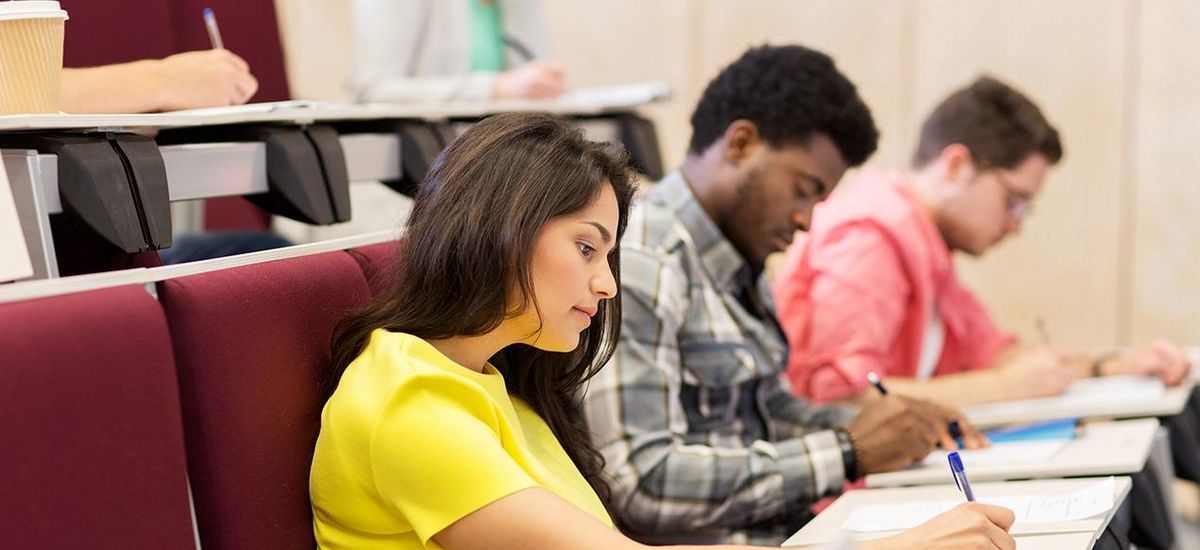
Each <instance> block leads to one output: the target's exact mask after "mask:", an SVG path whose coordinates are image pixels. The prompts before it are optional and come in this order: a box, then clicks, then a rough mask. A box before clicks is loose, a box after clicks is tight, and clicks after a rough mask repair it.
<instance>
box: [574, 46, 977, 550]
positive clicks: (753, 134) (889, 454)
mask: <svg viewBox="0 0 1200 550" xmlns="http://www.w3.org/2000/svg"><path fill="white" fill-rule="evenodd" d="M692 127H693V135H692V140H691V144H690V147H689V152H688V156H687V158H686V160H685V161H684V163H683V165H682V167H681V168H680V169H679V170H676V171H675V172H672V173H671V174H669V175H667V176H666V177H665V178H664V179H663V180H662V181H661V182H659V183H658V184H657V185H655V186H653V187H652V188H651V190H650V192H649V195H648V196H647V197H645V198H644V199H643V200H642V202H641V204H639V205H638V206H637V207H636V208H635V210H634V213H633V214H632V215H631V217H630V220H629V226H628V229H627V231H626V234H625V237H624V241H623V242H622V243H621V247H622V249H621V256H622V260H621V261H622V265H621V291H620V295H621V303H622V308H623V321H622V331H621V339H620V341H619V343H618V346H617V353H616V355H615V356H614V358H613V360H612V361H611V362H610V363H609V364H608V365H607V366H606V367H605V368H604V369H601V372H600V374H599V375H597V376H596V377H595V378H594V379H592V381H591V383H590V385H589V388H588V390H587V392H586V394H585V397H584V412H585V416H586V419H587V421H588V425H589V428H590V429H591V431H592V432H593V437H594V441H595V443H596V446H597V448H598V449H599V450H600V451H601V453H602V454H603V455H604V458H605V461H606V473H607V474H608V476H609V478H610V480H609V483H610V485H611V488H612V494H613V496H612V500H611V502H610V503H609V507H610V511H611V512H612V513H613V515H614V519H616V520H617V522H618V523H619V525H620V526H621V527H622V529H623V530H625V531H626V532H628V533H629V534H630V535H632V536H634V537H636V538H638V539H640V540H643V541H646V542H672V543H680V542H693V543H752V544H770V545H778V544H779V543H780V542H782V541H783V539H784V538H786V537H787V536H788V535H790V534H791V533H793V532H795V531H796V529H798V528H799V527H800V526H801V524H802V523H803V521H804V520H805V519H806V518H807V517H808V512H807V510H808V508H809V507H810V506H811V505H812V504H813V503H814V502H816V501H817V500H819V499H820V498H822V497H825V496H828V495H834V494H837V493H839V492H840V491H841V489H842V487H843V485H844V483H845V482H846V481H847V480H854V479H856V478H857V477H859V476H860V475H864V474H867V473H873V472H878V471H888V470H893V469H896V468H900V467H903V466H906V465H908V464H910V463H912V462H914V461H917V460H920V459H921V458H923V457H924V456H925V455H926V454H927V453H928V452H929V451H930V450H931V449H932V448H933V447H934V446H935V445H936V444H937V443H939V442H942V443H943V444H945V445H952V444H953V440H952V439H951V438H950V437H949V435H948V434H947V421H948V420H949V417H950V415H951V414H952V413H951V412H950V411H947V410H945V409H942V408H940V407H937V406H934V405H931V404H928V403H925V402H919V401H913V400H909V399H904V398H900V397H885V398H882V399H879V400H876V401H874V402H873V403H872V404H870V405H868V406H867V407H866V408H864V409H863V411H862V412H861V414H858V415H857V417H855V416H854V413H855V412H857V411H851V410H847V409H840V408H821V407H814V406H811V405H810V404H809V403H807V402H805V401H803V400H800V399H797V398H794V397H792V396H791V395H790V393H789V391H788V388H787V387H785V386H784V383H785V382H783V381H782V379H781V377H780V376H779V375H780V373H781V372H782V371H783V368H784V365H786V363H787V357H786V354H787V344H786V341H785V340H784V336H783V333H782V331H781V330H780V327H779V324H778V322H777V321H776V318H775V313H774V305H773V303H772V298H771V295H770V291H769V290H768V289H767V286H766V284H765V281H763V280H762V278H761V275H762V272H763V267H764V263H765V261H766V258H767V256H768V255H769V254H771V253H774V252H778V251H782V250H784V249H785V248H786V247H787V245H788V243H789V242H790V241H791V239H792V235H793V233H794V232H795V231H796V230H797V229H800V230H803V229H805V228H806V227H807V225H808V220H809V218H810V216H811V214H812V208H813V205H814V204H816V203H817V202H818V201H820V200H822V199H823V198H825V197H826V196H827V195H828V193H829V192H830V191H832V190H833V187H834V186H835V185H836V184H837V182H838V181H839V180H840V179H841V177H842V175H843V173H844V172H845V171H846V170H847V168H849V167H850V166H857V165H860V164H862V163H863V162H864V161H865V160H866V159H867V157H869V156H870V155H871V154H872V153H873V152H874V151H875V148H876V144H877V141H878V136H879V134H878V131H877V130H876V129H875V125H874V122H873V120H872V118H871V114H870V111H869V110H868V109H867V106H866V105H865V104H864V103H863V102H862V100H861V99H860V98H859V97H858V94H857V92H856V90H855V88H854V85H853V84H851V83H850V82H849V81H848V80H847V79H846V77H845V76H843V75H842V74H841V73H839V72H838V71H837V69H836V67H835V66H834V64H833V62H832V60H830V59H829V57H827V56H825V55H824V54H822V53H819V52H816V51H813V50H810V49H807V48H804V47H801V46H783V47H773V46H762V47H758V48H754V49H751V50H749V51H747V52H746V53H745V54H744V55H743V56H742V57H741V58H740V59H738V60H737V61H735V62H734V63H733V64H732V65H730V66H729V67H726V68H725V69H724V70H723V71H722V72H721V73H720V74H719V75H718V76H717V77H716V79H714V80H713V81H712V82H711V83H709V85H708V87H707V89H706V90H705V92H704V95H703V97H702V98H701V99H700V103H699V104H698V105H697V107H696V111H695V113H694V114H693V115H692ZM967 429H968V431H969V433H968V434H967V440H968V443H969V445H971V446H974V445H976V444H978V441H979V438H978V434H976V433H975V432H974V431H973V430H971V429H970V428H969V427H968V428H967Z"/></svg>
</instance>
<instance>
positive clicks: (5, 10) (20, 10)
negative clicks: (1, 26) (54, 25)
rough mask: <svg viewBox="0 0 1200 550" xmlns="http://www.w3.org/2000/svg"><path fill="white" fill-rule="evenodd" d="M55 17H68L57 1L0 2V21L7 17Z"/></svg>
mask: <svg viewBox="0 0 1200 550" xmlns="http://www.w3.org/2000/svg"><path fill="white" fill-rule="evenodd" d="M43 17H55V18H59V19H68V17H67V12H66V11H64V10H63V9H62V8H60V7H59V6H58V2H51V1H48V0H9V1H5V2H0V21H6V20H9V19H41V18H43Z"/></svg>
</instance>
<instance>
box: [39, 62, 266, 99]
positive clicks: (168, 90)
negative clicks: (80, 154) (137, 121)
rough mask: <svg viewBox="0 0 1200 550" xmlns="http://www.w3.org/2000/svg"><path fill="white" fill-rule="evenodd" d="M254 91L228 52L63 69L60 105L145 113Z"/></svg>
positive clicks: (241, 66) (246, 70)
mask: <svg viewBox="0 0 1200 550" xmlns="http://www.w3.org/2000/svg"><path fill="white" fill-rule="evenodd" d="M256 91H258V81H257V80H255V78H254V76H252V75H251V74H250V68H249V66H248V65H246V62H245V61H244V60H243V59H242V58H240V57H238V56H237V55H235V54H233V53H232V52H230V51H228V50H200V51H194V52H184V53H181V54H176V55H172V56H170V57H166V58H163V59H143V60H140V61H132V62H129V63H118V64H115V65H103V66H100V67H89V68H85V69H63V72H62V84H61V91H60V95H59V106H60V108H61V109H62V110H63V111H65V112H68V113H79V114H103V113H150V112H157V111H171V110H178V109H194V108H201V107H219V106H225V105H238V104H242V103H245V102H246V101H247V100H249V99H250V97H251V96H253V95H254V93H255V92H256Z"/></svg>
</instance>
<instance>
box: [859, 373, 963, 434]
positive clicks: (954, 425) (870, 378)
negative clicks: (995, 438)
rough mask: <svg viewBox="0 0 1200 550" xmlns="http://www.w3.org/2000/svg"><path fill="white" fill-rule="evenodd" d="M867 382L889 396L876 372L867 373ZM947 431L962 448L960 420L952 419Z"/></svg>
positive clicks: (880, 393)
mask: <svg viewBox="0 0 1200 550" xmlns="http://www.w3.org/2000/svg"><path fill="white" fill-rule="evenodd" d="M867 382H870V383H871V385H872V386H875V389H876V390H879V395H887V394H888V391H887V388H886V387H884V385H883V379H882V378H880V377H879V375H878V374H876V373H875V371H870V372H868V373H867ZM946 429H947V431H949V432H950V437H952V438H954V440H955V441H956V442H958V445H959V446H960V447H961V446H962V441H961V438H962V436H963V433H962V427H961V426H959V425H958V420H957V419H950V422H949V425H948V426H947V427H946Z"/></svg>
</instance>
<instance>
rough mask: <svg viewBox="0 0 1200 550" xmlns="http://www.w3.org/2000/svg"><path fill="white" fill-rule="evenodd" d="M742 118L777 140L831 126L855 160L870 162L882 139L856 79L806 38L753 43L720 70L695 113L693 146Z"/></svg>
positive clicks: (698, 149)
mask: <svg viewBox="0 0 1200 550" xmlns="http://www.w3.org/2000/svg"><path fill="white" fill-rule="evenodd" d="M739 119H745V120H748V121H750V122H753V123H754V124H755V126H758V131H759V133H760V134H761V135H762V136H763V138H764V139H765V140H766V141H767V143H769V144H771V146H773V147H779V146H784V145H796V144H804V143H806V142H807V141H808V140H809V139H810V138H811V137H812V136H813V135H815V134H825V135H826V136H828V137H829V138H830V139H831V140H833V143H834V145H836V146H837V148H838V151H840V152H841V154H842V158H843V159H845V161H846V162H847V163H848V164H849V165H850V166H858V165H860V164H862V163H863V162H865V161H866V160H867V158H868V157H870V156H871V154H872V153H874V152H875V149H876V147H877V146H878V144H879V130H877V129H876V128H875V121H874V120H873V119H872V118H871V110H870V109H868V108H867V105H866V104H865V103H863V100H862V98H860V97H859V96H858V91H857V90H856V89H855V87H854V84H852V83H851V82H850V80H848V79H847V78H846V77H845V75H843V74H842V73H841V72H839V71H838V70H837V67H836V66H834V63H833V60H832V59H830V58H829V56H827V55H825V54H823V53H821V52H818V51H815V50H811V49H808V48H805V47H804V46H795V45H793V46H772V45H764V46H758V47H755V48H751V49H749V50H747V51H746V53H744V54H742V56H741V57H740V58H738V60H737V61H734V62H733V63H732V64H730V65H729V66H728V67H725V68H724V69H723V70H721V73H720V74H718V75H717V77H716V78H714V79H713V80H712V82H709V83H708V87H707V88H705V89H704V95H703V96H701V97H700V102H699V103H698V104H697V105H696V111H695V112H693V113H692V141H691V143H690V144H689V146H688V151H689V152H690V153H692V154H700V153H702V152H703V151H704V150H705V149H707V148H708V147H709V146H710V145H712V144H713V143H714V142H716V141H717V139H719V138H720V137H721V136H722V135H723V134H724V133H725V129H726V128H728V127H729V125H730V124H732V123H733V122H734V121H735V120H739Z"/></svg>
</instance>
